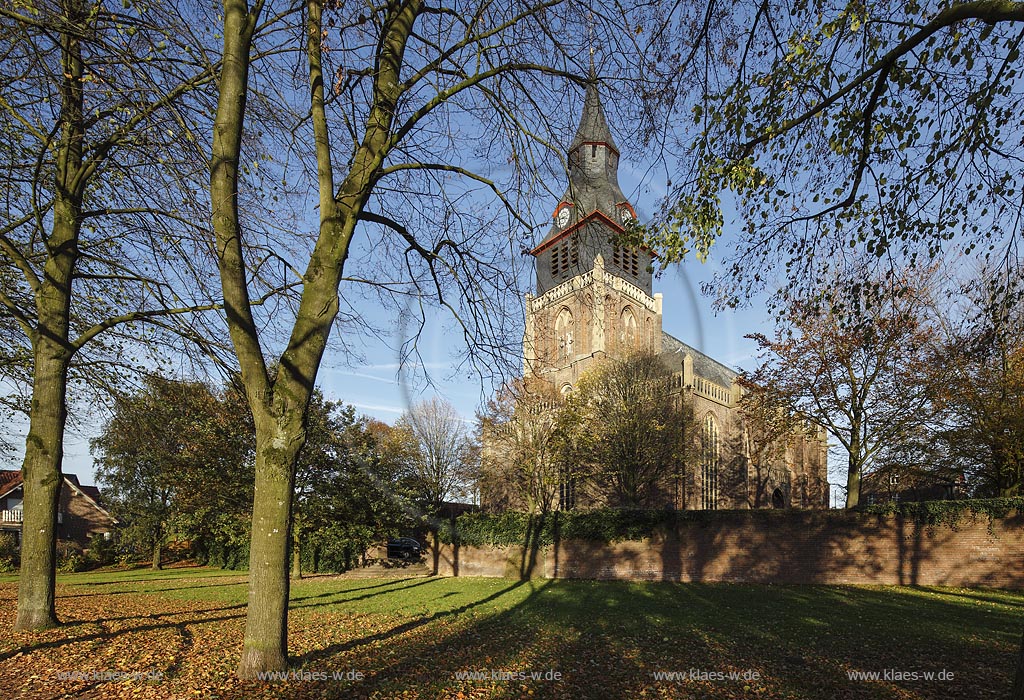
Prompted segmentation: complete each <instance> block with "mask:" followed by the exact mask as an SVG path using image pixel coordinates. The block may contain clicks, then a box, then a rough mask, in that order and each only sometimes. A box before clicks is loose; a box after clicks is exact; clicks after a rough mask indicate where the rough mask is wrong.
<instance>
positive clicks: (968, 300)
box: [930, 266, 1024, 497]
mask: <svg viewBox="0 0 1024 700" xmlns="http://www.w3.org/2000/svg"><path fill="white" fill-rule="evenodd" d="M1019 275H1020V272H1019V268H1018V267H1016V266H1014V267H1013V268H1011V269H1010V270H1007V271H1005V272H1003V273H1000V274H996V273H995V272H994V271H992V270H991V269H989V270H982V272H981V274H979V275H978V276H977V277H976V278H975V279H973V280H972V281H971V282H969V283H968V284H967V285H966V289H965V290H964V291H965V292H966V294H964V295H963V297H962V299H964V300H965V304H961V305H959V306H960V307H964V306H966V308H961V310H962V311H963V314H964V315H963V317H962V318H960V319H959V320H952V319H950V320H949V321H948V322H947V324H946V326H945V328H944V336H943V337H942V338H941V343H940V349H939V351H938V352H937V354H936V357H935V365H936V367H935V371H934V372H933V375H932V376H933V377H934V379H933V381H932V383H931V387H932V392H933V395H934V397H935V402H936V404H937V406H938V408H939V411H940V416H941V417H942V421H941V422H940V429H939V430H938V431H937V432H933V433H932V435H931V436H930V437H931V439H934V440H935V443H936V444H937V445H938V446H939V447H940V448H941V455H940V464H942V466H944V467H945V468H946V469H949V470H955V471H957V472H959V473H960V474H963V475H965V476H966V477H967V479H968V483H969V485H970V486H971V487H972V490H973V492H974V494H975V495H976V496H983V497H996V496H1017V495H1020V493H1021V489H1022V479H1024V304H1022V302H1021V290H1020V277H1019Z"/></svg>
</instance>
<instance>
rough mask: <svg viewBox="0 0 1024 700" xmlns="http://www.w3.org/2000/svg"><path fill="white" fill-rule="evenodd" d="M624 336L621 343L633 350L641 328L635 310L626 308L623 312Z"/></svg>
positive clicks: (622, 335)
mask: <svg viewBox="0 0 1024 700" xmlns="http://www.w3.org/2000/svg"><path fill="white" fill-rule="evenodd" d="M621 327H622V334H621V337H620V339H621V341H622V344H623V346H625V347H627V348H632V347H635V346H636V339H637V335H638V334H639V326H638V325H637V322H636V314H634V313H633V309H632V308H630V307H628V306H627V307H626V308H625V309H623V310H622V326H621Z"/></svg>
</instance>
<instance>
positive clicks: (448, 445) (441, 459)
mask: <svg viewBox="0 0 1024 700" xmlns="http://www.w3.org/2000/svg"><path fill="white" fill-rule="evenodd" d="M395 428H396V429H399V430H406V431H408V432H409V434H410V436H411V438H412V441H413V444H415V445H416V448H417V449H416V451H415V452H414V453H413V454H412V455H411V456H412V464H411V465H410V466H411V467H412V470H411V472H412V473H411V480H412V490H413V493H415V494H417V500H418V501H419V503H420V505H421V506H422V507H423V508H424V509H425V510H426V512H427V514H428V515H430V516H434V517H436V516H437V515H438V513H439V512H440V510H441V506H442V505H443V504H444V503H445V502H446V501H450V500H454V499H455V498H458V497H459V496H461V495H462V494H463V493H464V492H465V491H466V488H467V486H468V485H469V484H470V483H471V482H472V481H473V478H474V476H475V473H476V470H475V468H474V462H475V458H476V449H475V444H474V442H473V438H472V435H471V434H470V431H469V428H468V427H467V425H466V423H465V422H464V421H463V420H462V417H461V416H459V413H458V411H456V410H455V407H454V406H452V405H451V404H450V403H449V402H448V401H445V400H444V399H440V398H436V397H435V398H432V399H429V400H427V401H421V402H419V403H417V404H415V405H413V406H412V407H411V408H410V409H409V410H408V411H406V412H405V413H404V414H402V417H401V418H399V419H398V422H397V423H396V424H395Z"/></svg>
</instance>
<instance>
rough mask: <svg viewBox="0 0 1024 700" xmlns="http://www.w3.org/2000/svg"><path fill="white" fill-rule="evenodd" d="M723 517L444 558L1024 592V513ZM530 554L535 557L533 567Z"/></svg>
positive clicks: (670, 576) (454, 565) (446, 571)
mask: <svg viewBox="0 0 1024 700" xmlns="http://www.w3.org/2000/svg"><path fill="white" fill-rule="evenodd" d="M759 515H761V514H757V513H742V512H735V513H720V514H717V515H716V516H715V517H714V519H713V520H709V521H707V522H687V523H683V524H681V525H680V526H679V529H678V530H677V531H675V532H669V533H665V534H659V535H656V536H655V537H653V538H651V539H649V540H644V541H642V542H619V543H615V544H602V543H597V542H586V541H580V540H576V541H568V540H567V541H562V542H559V543H558V544H557V545H551V546H548V547H545V548H542V549H541V550H540V551H538V552H536V553H535V556H534V557H533V565H532V567H531V566H530V557H529V556H528V554H529V552H524V551H523V548H522V547H505V548H487V549H477V548H473V547H458V548H453V547H452V546H451V545H442V546H441V551H440V552H439V553H438V560H439V571H438V573H440V574H441V575H446V576H451V575H458V576H513V577H515V576H520V575H526V574H528V573H529V574H531V575H533V576H537V577H546V578H586V579H632V580H653V581H731V582H756V583H825V584H846V583H851V584H899V585H922V586H964V587H968V586H971V587H974V586H985V587H994V588H1024V515H1020V514H1017V515H1012V516H1010V517H1007V518H1004V519H1001V520H995V521H993V522H992V523H991V524H990V522H989V519H988V516H985V515H981V516H977V518H973V517H972V516H971V515H970V514H965V515H964V516H963V518H962V520H961V521H960V522H959V523H958V524H957V525H956V526H955V527H950V526H948V525H935V526H927V525H926V526H917V525H916V524H915V523H913V522H912V521H910V520H907V519H904V518H902V517H880V516H873V515H863V514H859V513H835V512H812V511H789V512H786V513H771V514H770V516H771V517H758V516H759ZM524 558H525V559H526V561H524Z"/></svg>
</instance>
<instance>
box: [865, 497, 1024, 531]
mask: <svg viewBox="0 0 1024 700" xmlns="http://www.w3.org/2000/svg"><path fill="white" fill-rule="evenodd" d="M861 510H862V512H864V513H869V514H871V515H881V516H891V515H901V516H903V517H904V518H907V519H909V520H912V521H913V522H915V523H918V524H920V525H939V524H945V525H949V526H950V527H954V528H955V527H956V526H957V525H958V524H959V523H960V522H961V521H962V520H963V518H964V516H966V515H968V514H970V516H971V517H977V516H981V515H984V516H987V517H988V519H989V523H990V524H991V523H992V522H993V521H994V520H998V519H1000V518H1005V517H1007V516H1008V515H1009V514H1010V513H1013V512H1016V513H1020V514H1024V496H1015V497H1013V498H972V499H965V500H961V501H921V502H920V503H916V502H903V503H875V504H872V505H869V506H864V507H863V508H862V509H861Z"/></svg>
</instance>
